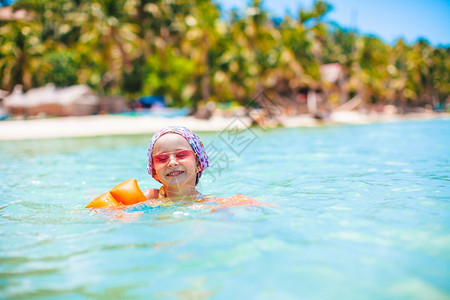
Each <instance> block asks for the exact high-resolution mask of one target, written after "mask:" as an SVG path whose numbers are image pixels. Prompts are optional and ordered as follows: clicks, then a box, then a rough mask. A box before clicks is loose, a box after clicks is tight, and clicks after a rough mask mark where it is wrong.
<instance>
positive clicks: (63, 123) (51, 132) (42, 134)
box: [0, 112, 449, 141]
mask: <svg viewBox="0 0 450 300" xmlns="http://www.w3.org/2000/svg"><path fill="white" fill-rule="evenodd" d="M448 117H449V114H445V113H444V114H436V113H431V112H429V113H417V114H408V115H384V114H382V115H379V114H376V115H364V114H360V113H357V112H342V113H334V114H332V115H331V116H330V118H329V119H328V120H327V121H325V122H322V121H318V120H316V119H314V118H312V117H310V116H309V115H301V116H295V117H282V118H280V120H279V121H280V123H281V124H282V125H283V126H285V127H303V126H307V127H311V126H317V125H320V124H367V123H373V122H385V121H389V122H391V121H401V120H410V119H415V120H426V119H434V118H448ZM250 124H251V120H250V118H248V117H222V116H213V117H212V118H211V119H210V120H201V119H197V118H194V117H176V118H161V117H151V116H139V117H136V116H133V117H130V116H118V115H95V116H84V117H61V118H47V119H36V120H9V121H2V122H0V140H3V141H7V140H26V139H43V138H63V137H87V136H102V135H127V134H146V133H154V132H156V131H157V130H159V129H161V128H162V127H165V126H169V125H183V126H186V127H188V128H190V129H192V130H193V131H200V132H201V131H221V130H226V129H236V128H239V129H244V128H246V127H247V126H249V125H250Z"/></svg>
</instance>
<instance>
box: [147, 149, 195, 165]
mask: <svg viewBox="0 0 450 300" xmlns="http://www.w3.org/2000/svg"><path fill="white" fill-rule="evenodd" d="M172 153H173V154H174V155H175V158H176V159H177V160H178V161H179V162H182V161H187V160H190V159H192V158H194V157H195V155H196V154H195V152H194V151H191V150H181V151H177V152H170V153H163V154H158V155H155V156H153V164H154V165H155V167H156V166H162V165H166V164H168V163H169V160H170V155H169V154H172Z"/></svg>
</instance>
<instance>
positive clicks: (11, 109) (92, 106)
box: [3, 84, 99, 116]
mask: <svg viewBox="0 0 450 300" xmlns="http://www.w3.org/2000/svg"><path fill="white" fill-rule="evenodd" d="M3 107H4V109H5V111H6V112H7V113H8V114H10V115H15V116H18V115H19V116H37V115H44V116H45V115H51V116H83V115H91V114H95V113H98V111H99V98H98V97H97V96H96V95H95V93H94V92H93V91H92V89H91V88H90V87H88V86H87V85H75V86H70V87H64V88H55V86H54V85H53V84H47V85H46V86H44V87H40V88H35V89H31V90H29V91H28V92H26V93H23V91H22V86H20V85H17V86H16V87H15V88H14V90H13V92H12V93H11V94H10V95H8V96H6V97H4V100H3Z"/></svg>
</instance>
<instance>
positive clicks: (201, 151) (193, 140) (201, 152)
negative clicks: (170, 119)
mask: <svg viewBox="0 0 450 300" xmlns="http://www.w3.org/2000/svg"><path fill="white" fill-rule="evenodd" d="M167 133H176V134H179V135H181V136H182V137H184V138H185V139H186V140H187V141H188V142H189V144H190V145H191V147H192V150H194V152H195V154H197V157H198V160H199V161H200V168H201V170H200V171H199V172H198V176H197V181H198V178H200V176H202V173H203V170H204V169H206V167H208V166H209V160H208V155H206V151H205V147H204V146H203V143H202V141H201V140H200V138H199V137H198V135H196V134H195V133H193V132H192V131H191V130H190V129H188V128H186V127H184V126H168V127H166V128H163V129H161V130H160V131H158V132H157V133H155V135H153V137H152V140H151V141H150V146H149V147H148V151H147V155H148V167H147V170H148V173H149V174H150V175H153V170H154V168H153V147H154V146H155V143H156V141H157V140H158V139H159V138H160V137H162V136H163V135H165V134H167Z"/></svg>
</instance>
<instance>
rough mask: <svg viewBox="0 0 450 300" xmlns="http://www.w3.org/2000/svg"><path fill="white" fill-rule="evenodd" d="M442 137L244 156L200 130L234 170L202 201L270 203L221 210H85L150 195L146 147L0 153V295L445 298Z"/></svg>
mask: <svg viewBox="0 0 450 300" xmlns="http://www.w3.org/2000/svg"><path fill="white" fill-rule="evenodd" d="M449 129H450V122H449V121H447V120H436V121H426V122H402V123H391V124H372V125H363V126H336V127H327V126H324V127H318V128H307V129H305V128H299V129H273V130H266V131H261V130H257V129H255V133H256V137H257V138H256V139H254V141H253V142H252V143H251V144H250V145H249V146H248V148H246V149H245V151H243V152H242V153H241V154H239V155H238V154H236V153H235V151H233V149H230V147H229V145H228V146H227V144H225V143H224V141H223V139H221V138H220V137H219V135H218V133H201V134H200V135H201V137H202V139H203V140H204V143H205V145H208V144H210V145H211V144H213V145H214V146H215V147H216V148H218V149H220V150H221V153H222V154H223V155H227V157H228V158H229V165H228V167H226V168H225V167H223V165H222V167H221V168H219V167H218V166H217V164H216V165H213V166H211V168H210V172H209V173H205V174H204V176H203V177H202V179H201V181H200V184H199V189H200V191H201V192H202V193H203V194H207V195H215V196H218V197H228V196H232V195H234V194H236V193H242V194H245V195H248V196H251V197H254V198H256V199H258V200H259V201H262V202H265V203H276V204H277V205H276V206H240V207H232V208H222V209H220V208H219V209H217V205H216V206H214V205H213V204H211V206H198V205H170V206H157V205H156V206H155V205H146V204H143V205H139V206H135V207H130V208H127V209H125V210H120V211H114V210H111V211H102V210H97V211H95V210H86V209H84V208H83V207H84V206H85V205H86V204H87V203H88V202H89V201H90V200H91V199H92V198H93V197H95V196H97V195H99V194H100V193H103V192H104V191H106V190H109V189H110V188H111V187H113V186H114V185H116V184H117V183H119V182H122V181H124V180H126V179H129V178H136V179H137V180H138V182H139V185H140V186H141V188H150V187H153V188H157V187H158V184H157V183H156V182H155V181H154V180H153V179H152V178H151V177H150V176H149V175H148V174H147V171H146V159H147V157H146V148H147V145H148V142H149V139H150V136H143V135H136V136H114V137H97V138H80V139H59V140H58V139H52V140H34V141H20V142H19V141H16V142H1V143H0V173H1V174H2V176H1V177H0V195H1V198H0V232H1V234H0V285H1V287H2V288H1V289H0V297H2V298H14V297H22V298H32V297H44V298H50V297H55V298H61V297H73V298H93V297H113V298H121V297H123V298H125V297H133V298H147V297H150V298H157V297H162V298H189V297H190V298H195V299H197V298H200V299H202V298H213V299H215V298H217V299H227V298H231V299H233V298H236V295H239V297H242V298H252V299H254V298H277V299H278V298H283V299H284V298H287V299H290V298H292V299H297V298H305V299H309V298H336V296H339V297H340V298H347V299H360V298H389V299H391V298H396V299H445V298H449V296H450V288H449V286H448V280H449V278H450V271H449V270H450V256H449V255H448V253H450V246H449V245H450V221H449V220H450V216H449V214H450V213H449V212H450V210H449V208H450V207H449V201H448V200H449V199H450V185H449V174H450V172H449V171H450V155H449V152H448V149H449V146H450V140H449V139H448V132H449ZM212 211H213V212H212ZM324 287H326V288H324ZM349 287H351V288H349Z"/></svg>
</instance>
